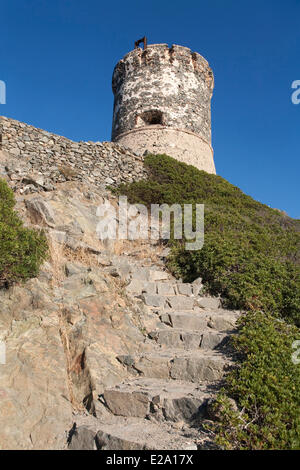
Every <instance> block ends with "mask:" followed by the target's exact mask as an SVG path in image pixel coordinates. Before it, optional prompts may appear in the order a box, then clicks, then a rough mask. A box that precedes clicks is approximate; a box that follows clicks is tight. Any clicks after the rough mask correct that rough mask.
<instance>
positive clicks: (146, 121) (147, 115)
mask: <svg viewBox="0 0 300 470" xmlns="http://www.w3.org/2000/svg"><path fill="white" fill-rule="evenodd" d="M136 124H137V126H138V127H142V126H153V125H163V113H162V112H161V111H158V110H157V109H155V110H151V111H145V112H144V113H142V114H140V115H139V116H138V117H137V122H136Z"/></svg>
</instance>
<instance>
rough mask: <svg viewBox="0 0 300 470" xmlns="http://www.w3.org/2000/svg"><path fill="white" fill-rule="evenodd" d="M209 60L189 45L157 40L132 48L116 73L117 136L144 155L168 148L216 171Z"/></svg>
mask: <svg viewBox="0 0 300 470" xmlns="http://www.w3.org/2000/svg"><path fill="white" fill-rule="evenodd" d="M213 86H214V79H213V73H212V70H211V68H210V67H209V64H208V62H207V61H206V60H205V59H204V58H203V57H202V56H201V55H200V54H198V53H197V52H192V51H191V50H190V49H189V48H187V47H183V46H176V45H173V46H172V47H171V48H169V47H168V45H167V44H151V45H148V46H147V48H146V49H145V50H142V49H140V48H137V49H134V50H133V51H131V52H129V53H128V54H127V55H126V56H125V57H124V58H123V59H122V60H120V61H119V62H118V64H117V65H116V67H115V70H114V73H113V80H112V87H113V93H114V98H115V100H114V114H113V126H112V140H113V141H116V142H119V143H120V144H122V145H124V146H126V147H128V148H130V149H131V150H133V151H135V152H136V153H138V154H143V153H144V152H145V150H148V151H150V152H152V153H156V154H158V153H166V154H168V155H170V156H172V157H174V158H176V159H178V160H180V161H183V162H185V163H188V164H192V165H194V166H196V167H197V168H199V169H201V170H205V171H207V172H209V173H215V166H214V161H213V151H212V147H211V111H210V102H211V97H212V92H213Z"/></svg>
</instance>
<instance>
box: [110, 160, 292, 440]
mask: <svg viewBox="0 0 300 470" xmlns="http://www.w3.org/2000/svg"><path fill="white" fill-rule="evenodd" d="M145 165H146V166H147V168H148V170H149V177H148V179H147V180H146V181H139V182H135V183H131V184H126V185H121V186H120V187H119V188H118V190H117V192H118V193H119V194H123V195H127V196H128V199H129V202H131V203H144V204H146V205H147V206H150V204H153V203H155V204H162V203H166V204H174V203H177V204H187V203H193V204H196V203H204V204H205V219H204V220H205V241H204V246H203V248H202V249H201V250H198V251H187V250H185V243H184V242H185V240H181V241H179V240H170V245H171V247H172V250H171V254H170V256H169V259H168V267H169V268H170V269H171V271H172V272H173V273H174V274H175V275H178V276H180V277H182V278H183V279H184V280H186V281H193V280H194V279H196V278H197V277H199V276H200V277H202V279H203V283H204V284H205V286H206V289H207V291H208V292H210V293H211V294H215V295H221V296H222V298H223V302H224V304H225V305H226V306H227V307H228V308H233V309H241V310H244V311H246V312H248V313H247V314H245V315H244V316H243V318H242V320H241V322H240V326H239V329H240V333H239V335H238V337H237V339H236V340H235V341H234V348H235V350H236V352H237V353H238V357H239V360H240V366H239V367H238V368H237V369H236V370H235V371H233V372H231V373H230V374H229V376H228V378H227V382H226V385H225V389H224V391H223V393H222V394H220V397H219V400H220V402H219V406H220V407H221V409H222V417H221V418H220V423H219V425H218V442H219V443H220V444H221V445H222V447H223V448H240V449H271V448H273V449H274V448H278V449H290V448H300V421H299V415H300V391H299V390H300V387H299V381H300V365H297V364H294V363H293V362H292V358H291V356H292V353H293V349H292V344H293V341H295V340H296V339H300V335H299V329H298V328H299V326H300V288H299V287H300V278H299V273H300V266H299V265H300V263H299V260H300V257H299V242H300V233H299V229H300V224H299V221H296V220H293V219H291V218H289V217H288V216H287V215H285V214H284V213H282V212H280V211H278V210H276V209H271V208H269V207H267V206H266V205H263V204H261V203H259V202H257V201H255V200H253V199H252V198H251V197H249V196H247V195H245V194H244V193H243V192H242V191H241V190H240V189H239V188H237V187H235V186H233V185H232V184H230V183H229V182H227V181H226V180H224V179H223V178H221V177H220V176H215V175H210V174H208V173H205V172H203V171H199V170H197V169H196V168H194V167H193V166H189V165H186V164H183V163H180V162H178V161H176V160H174V159H172V158H171V157H168V156H166V155H157V156H154V155H149V156H147V157H146V159H145ZM228 397H232V398H234V399H235V401H236V402H237V404H238V406H239V411H238V412H234V411H232V410H231V408H230V406H229V405H228V403H229V402H228ZM227 405H228V406H227Z"/></svg>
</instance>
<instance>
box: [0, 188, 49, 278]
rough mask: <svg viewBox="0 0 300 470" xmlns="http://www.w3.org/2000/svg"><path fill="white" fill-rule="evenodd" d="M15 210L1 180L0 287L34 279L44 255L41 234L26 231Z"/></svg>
mask: <svg viewBox="0 0 300 470" xmlns="http://www.w3.org/2000/svg"><path fill="white" fill-rule="evenodd" d="M14 206H15V199H14V194H13V191H12V190H11V189H10V188H9V187H8V185H7V183H6V182H5V181H4V180H1V179H0V287H7V286H9V285H10V284H12V283H13V282H16V281H21V280H26V279H29V278H31V277H34V276H36V275H37V274H38V270H39V267H40V265H41V263H42V262H43V261H44V260H45V258H46V255H47V241H46V238H45V236H44V234H43V233H40V232H37V231H35V230H31V229H28V228H25V227H24V226H23V223H22V221H21V220H20V218H19V216H18V214H17V213H16V212H15V210H14Z"/></svg>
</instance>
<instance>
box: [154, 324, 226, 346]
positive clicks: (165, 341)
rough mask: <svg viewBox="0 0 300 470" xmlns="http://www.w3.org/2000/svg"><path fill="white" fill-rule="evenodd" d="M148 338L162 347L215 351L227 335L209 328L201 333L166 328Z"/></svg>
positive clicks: (156, 331)
mask: <svg viewBox="0 0 300 470" xmlns="http://www.w3.org/2000/svg"><path fill="white" fill-rule="evenodd" d="M149 337H150V338H151V339H154V340H155V341H156V342H157V344H160V345H161V346H162V347H167V348H179V349H189V350H192V349H199V348H202V349H215V348H216V347H217V346H220V345H221V344H223V343H225V341H226V338H228V335H227V334H226V333H219V332H218V331H215V330H212V329H210V328H205V329H203V330H202V331H196V330H194V331H187V330H184V329H176V328H167V329H157V330H155V331H151V332H150V333H149Z"/></svg>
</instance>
